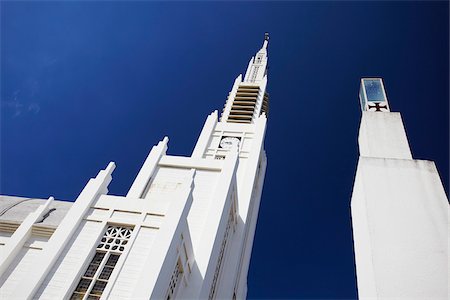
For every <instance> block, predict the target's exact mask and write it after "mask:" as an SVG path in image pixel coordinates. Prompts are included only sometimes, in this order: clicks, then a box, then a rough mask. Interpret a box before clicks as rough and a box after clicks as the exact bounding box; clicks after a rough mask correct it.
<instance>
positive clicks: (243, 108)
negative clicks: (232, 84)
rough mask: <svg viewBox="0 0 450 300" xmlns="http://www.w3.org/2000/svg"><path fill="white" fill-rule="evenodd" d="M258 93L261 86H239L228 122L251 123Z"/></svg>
mask: <svg viewBox="0 0 450 300" xmlns="http://www.w3.org/2000/svg"><path fill="white" fill-rule="evenodd" d="M258 93H259V86H249V85H241V86H239V88H238V90H237V92H236V97H235V98H234V101H233V105H232V106H231V111H230V114H229V116H228V120H227V122H230V123H251V122H252V119H253V113H254V111H255V106H256V100H257V98H258Z"/></svg>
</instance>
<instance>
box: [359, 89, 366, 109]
mask: <svg viewBox="0 0 450 300" xmlns="http://www.w3.org/2000/svg"><path fill="white" fill-rule="evenodd" d="M359 101H361V109H362V110H366V96H364V91H363V87H362V85H361V87H360V88H359Z"/></svg>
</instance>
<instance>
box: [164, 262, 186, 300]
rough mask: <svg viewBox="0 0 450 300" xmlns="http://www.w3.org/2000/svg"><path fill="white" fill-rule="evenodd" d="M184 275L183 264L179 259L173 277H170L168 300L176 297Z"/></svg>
mask: <svg viewBox="0 0 450 300" xmlns="http://www.w3.org/2000/svg"><path fill="white" fill-rule="evenodd" d="M182 275H183V269H182V268H181V263H180V260H179V259H178V260H177V265H176V266H175V270H174V271H173V273H172V276H171V277H170V282H169V290H168V292H167V300H169V299H173V298H174V297H175V293H176V291H177V287H178V282H179V281H180V279H181V276H182Z"/></svg>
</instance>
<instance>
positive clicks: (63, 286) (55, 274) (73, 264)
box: [33, 221, 104, 299]
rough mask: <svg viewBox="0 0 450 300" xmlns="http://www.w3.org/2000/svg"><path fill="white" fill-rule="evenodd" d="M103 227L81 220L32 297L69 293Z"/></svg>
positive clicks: (76, 282)
mask: <svg viewBox="0 0 450 300" xmlns="http://www.w3.org/2000/svg"><path fill="white" fill-rule="evenodd" d="M103 229H104V224H103V223H99V222H90V221H82V223H81V224H80V226H79V227H78V229H77V230H76V232H75V233H74V235H73V236H72V238H71V240H70V241H69V243H68V244H67V245H66V247H65V248H64V250H63V251H62V254H61V256H60V257H59V258H58V259H57V261H56V263H55V264H54V266H53V267H52V268H51V270H50V272H49V273H48V275H47V276H46V278H45V279H44V281H43V283H42V285H41V286H40V288H39V290H38V292H37V293H36V294H35V295H34V297H33V298H35V299H38V298H40V299H62V298H63V297H64V296H65V295H66V294H69V295H70V292H71V291H72V289H73V288H75V287H74V285H76V284H78V281H79V276H81V273H83V272H84V271H85V268H86V267H87V265H88V264H89V262H90V260H91V259H92V256H93V249H95V248H96V247H97V243H96V242H97V240H98V238H99V237H100V235H101V234H102V233H103Z"/></svg>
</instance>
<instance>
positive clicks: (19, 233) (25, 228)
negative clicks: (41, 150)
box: [0, 197, 54, 276]
mask: <svg viewBox="0 0 450 300" xmlns="http://www.w3.org/2000/svg"><path fill="white" fill-rule="evenodd" d="M53 200H54V198H53V197H50V198H48V200H47V201H46V202H45V203H44V204H43V205H41V206H39V207H38V208H37V209H36V211H34V212H32V213H30V214H29V215H28V216H27V217H26V218H25V220H23V222H22V223H21V224H20V226H19V228H17V230H16V231H15V232H14V234H13V235H12V236H11V237H10V238H9V239H8V242H7V243H6V245H5V246H4V247H3V248H2V256H1V257H0V276H1V275H3V272H5V270H6V269H7V268H8V266H9V265H10V264H11V262H12V260H13V259H14V257H15V256H16V255H17V253H18V252H19V250H20V249H21V248H22V247H23V245H24V243H25V242H26V241H27V240H28V238H29V237H30V236H31V234H32V231H33V225H34V224H35V223H36V222H37V221H39V219H41V218H42V216H43V215H44V213H45V212H47V210H48V207H49V205H50V204H51V203H52V201H53Z"/></svg>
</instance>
